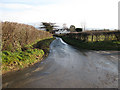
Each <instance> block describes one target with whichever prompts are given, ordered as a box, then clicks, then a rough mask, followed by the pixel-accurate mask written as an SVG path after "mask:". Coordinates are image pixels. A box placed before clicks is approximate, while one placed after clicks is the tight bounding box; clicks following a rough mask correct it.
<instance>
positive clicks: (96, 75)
mask: <svg viewBox="0 0 120 90" xmlns="http://www.w3.org/2000/svg"><path fill="white" fill-rule="evenodd" d="M50 48H51V50H50V54H49V56H48V57H47V58H46V59H45V60H43V61H42V62H41V63H37V64H35V65H34V66H31V67H29V68H26V69H24V70H21V71H17V72H11V73H8V74H6V75H3V88H117V87H118V59H117V58H116V59H115V58H114V59H112V58H110V57H108V56H106V55H103V54H101V53H97V52H96V51H79V50H77V49H75V48H73V47H72V46H70V45H68V44H66V43H64V42H63V41H62V39H60V38H57V39H56V40H54V41H53V42H52V44H51V46H50Z"/></svg>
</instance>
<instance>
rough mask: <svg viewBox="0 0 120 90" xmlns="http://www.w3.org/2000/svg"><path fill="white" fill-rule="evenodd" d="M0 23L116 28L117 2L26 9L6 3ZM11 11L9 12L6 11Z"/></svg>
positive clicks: (83, 0) (78, 1)
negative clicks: (46, 23)
mask: <svg viewBox="0 0 120 90" xmlns="http://www.w3.org/2000/svg"><path fill="white" fill-rule="evenodd" d="M4 5H5V8H7V9H9V10H5V11H3V12H2V13H3V14H2V20H3V21H5V20H7V21H16V22H22V23H36V22H37V23H38V22H43V21H46V22H57V23H67V24H68V26H70V25H72V24H73V25H75V26H76V27H81V23H82V22H86V26H87V27H88V28H117V20H118V10H117V0H116V1H115V0H99V1H98V0H64V1H61V3H52V4H45V5H34V4H33V5H30V4H19V3H10V4H9V3H7V4H4V3H2V5H0V8H1V7H4ZM10 9H11V10H10Z"/></svg>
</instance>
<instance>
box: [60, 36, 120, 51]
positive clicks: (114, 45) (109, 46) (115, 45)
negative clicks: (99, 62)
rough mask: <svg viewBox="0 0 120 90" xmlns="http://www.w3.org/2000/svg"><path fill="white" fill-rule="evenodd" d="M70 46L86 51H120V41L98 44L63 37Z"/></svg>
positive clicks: (99, 42) (100, 42)
mask: <svg viewBox="0 0 120 90" xmlns="http://www.w3.org/2000/svg"><path fill="white" fill-rule="evenodd" d="M61 38H62V39H63V40H64V41H65V42H66V43H68V44H70V45H72V46H75V47H77V48H78V49H86V50H117V51H120V48H119V46H120V41H98V42H83V41H80V40H77V39H73V38H68V37H65V36H61Z"/></svg>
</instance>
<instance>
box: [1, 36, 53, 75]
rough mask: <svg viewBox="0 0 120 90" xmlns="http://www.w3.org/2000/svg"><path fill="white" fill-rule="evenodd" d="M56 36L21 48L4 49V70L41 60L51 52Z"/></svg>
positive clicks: (11, 69)
mask: <svg viewBox="0 0 120 90" xmlns="http://www.w3.org/2000/svg"><path fill="white" fill-rule="evenodd" d="M54 39H55V38H50V39H45V40H41V41H39V42H37V43H36V44H34V45H27V46H26V47H24V48H22V49H21V50H18V51H15V52H12V51H2V72H3V73H6V72H8V71H14V70H19V69H22V68H25V67H28V66H30V65H33V64H34V63H36V62H38V61H41V60H42V58H43V56H47V55H48V53H49V45H50V43H51V42H52V41H53V40H54Z"/></svg>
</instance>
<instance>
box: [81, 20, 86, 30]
mask: <svg viewBox="0 0 120 90" xmlns="http://www.w3.org/2000/svg"><path fill="white" fill-rule="evenodd" d="M81 27H82V28H83V31H85V30H86V22H85V21H84V22H81Z"/></svg>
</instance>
